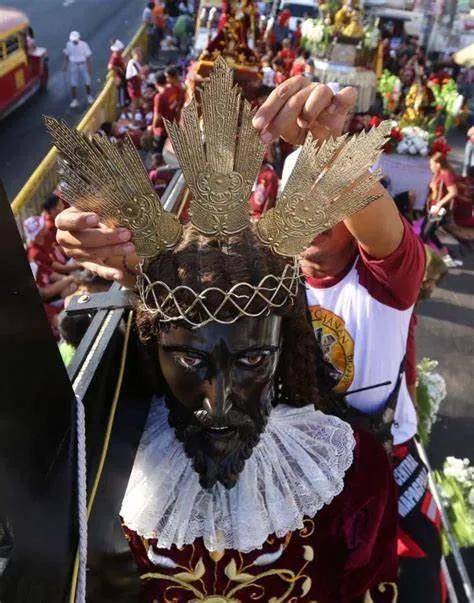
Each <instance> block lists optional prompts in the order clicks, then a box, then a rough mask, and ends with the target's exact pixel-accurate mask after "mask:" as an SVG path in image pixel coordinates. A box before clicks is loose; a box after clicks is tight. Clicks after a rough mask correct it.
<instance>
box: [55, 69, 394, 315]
mask: <svg viewBox="0 0 474 603" xmlns="http://www.w3.org/2000/svg"><path fill="white" fill-rule="evenodd" d="M45 123H46V126H47V128H48V130H49V131H50V133H51V135H52V137H53V141H54V144H55V145H56V147H57V148H58V150H59V152H60V156H61V163H62V171H63V186H62V194H63V196H64V199H65V200H66V201H67V202H68V203H70V204H71V205H74V206H75V207H77V208H79V209H81V210H83V211H92V212H95V213H97V214H98V215H99V216H100V218H101V220H102V221H104V222H106V223H108V224H113V225H121V226H124V227H126V228H128V229H129V230H131V231H132V234H133V242H134V244H135V247H136V251H137V254H138V255H139V256H140V257H141V258H143V259H148V260H152V259H153V258H154V257H156V256H158V255H159V254H160V253H162V252H163V250H165V249H170V248H173V247H174V246H175V245H176V244H177V243H178V242H179V241H180V239H181V236H182V225H181V224H180V222H179V220H178V218H177V217H176V216H175V215H173V214H171V213H167V212H165V211H164V210H163V208H162V206H161V203H160V199H159V197H158V195H157V194H156V192H155V191H154V189H153V186H152V184H151V182H150V180H149V178H148V175H147V172H146V170H145V168H144V166H143V164H142V162H141V159H140V156H139V154H138V152H137V150H136V149H135V148H134V146H133V144H132V142H131V140H130V139H129V138H128V137H126V138H125V140H124V142H123V143H122V145H121V147H120V148H119V146H117V144H116V143H113V142H111V141H109V140H108V139H107V138H105V137H102V136H98V135H95V136H92V137H88V136H86V135H84V134H81V133H79V132H77V131H76V130H73V129H70V128H69V127H68V126H67V124H65V123H64V122H59V121H57V120H55V119H53V118H50V117H46V118H45ZM165 125H166V129H167V132H168V135H169V137H170V139H171V142H172V145H173V148H174V151H175V153H176V156H177V159H178V162H179V164H180V167H181V169H182V171H183V175H184V178H185V180H186V184H187V186H188V188H189V190H190V192H191V195H192V200H191V202H190V208H189V215H190V221H191V223H192V225H193V226H194V227H195V228H196V229H197V230H198V231H199V232H200V233H201V234H203V235H206V236H209V237H216V238H218V239H223V240H225V239H226V237H229V236H231V235H234V234H237V233H239V232H241V231H242V230H244V229H245V228H247V227H248V226H249V223H250V213H249V197H250V194H251V191H252V187H253V185H254V183H255V180H256V178H257V175H258V172H259V170H260V167H261V164H262V160H263V156H264V152H265V146H264V144H263V143H262V142H261V139H260V136H259V134H258V132H257V131H256V130H255V129H254V128H253V126H252V111H251V107H250V104H249V103H248V102H247V101H246V100H245V99H244V98H243V97H242V92H241V90H240V89H239V87H238V86H234V85H233V73H232V70H231V69H230V68H229V67H228V66H227V64H226V62H225V60H224V59H223V58H219V59H217V60H216V62H215V64H214V69H213V71H212V73H211V75H210V77H209V80H208V81H207V82H205V83H204V84H203V89H202V91H201V102H200V104H199V105H198V103H197V101H196V99H195V98H193V99H192V100H191V102H190V103H189V104H188V105H187V106H186V107H185V108H184V109H183V111H182V117H181V123H180V124H178V123H170V122H165ZM390 130H391V122H390V121H385V122H382V123H381V124H380V126H379V127H378V128H373V129H372V130H370V131H369V132H367V133H362V134H360V135H358V136H353V137H349V136H347V135H344V136H340V137H338V138H336V139H329V140H327V141H325V142H323V143H322V144H318V142H317V141H315V140H313V138H312V136H311V134H308V136H307V137H306V141H305V143H304V145H303V147H302V149H301V152H300V154H299V156H298V158H297V161H296V164H295V167H294V169H293V172H292V174H291V175H290V177H289V179H288V182H287V183H286V186H285V187H284V189H283V191H282V193H281V195H280V197H279V199H278V201H277V203H276V206H275V208H273V209H271V210H269V211H268V212H266V213H265V214H264V215H263V216H262V217H261V219H260V220H259V222H258V223H257V234H258V236H259V238H260V240H261V241H262V243H263V244H264V245H267V246H268V247H270V248H271V250H272V251H273V252H274V253H276V254H279V255H282V256H288V257H293V258H296V256H297V255H298V254H299V253H300V252H301V251H303V250H304V249H305V248H306V247H308V246H309V245H310V244H311V241H312V240H313V239H314V237H315V236H317V235H318V234H320V233H321V232H324V231H325V230H328V229H329V228H331V227H332V226H334V225H335V224H337V223H338V222H340V221H341V220H343V219H344V218H346V217H348V216H350V215H352V214H353V213H355V212H357V211H359V210H361V209H362V208H364V207H365V206H367V205H368V204H369V203H371V202H372V201H374V200H375V199H376V198H378V196H379V195H378V194H373V187H374V185H375V183H376V181H377V180H378V178H379V174H378V173H377V172H374V173H370V171H369V168H370V167H371V166H372V165H373V164H374V163H375V161H376V160H377V158H378V156H379V154H380V152H381V149H382V147H383V145H384V143H385V141H386V138H387V136H388V135H389V133H390ZM292 266H293V268H292V270H293V273H292V277H291V279H290V281H289V282H288V279H289V278H290V277H289V273H288V270H285V272H284V274H282V275H278V276H275V275H272V276H273V279H274V280H275V283H274V285H273V288H276V287H279V288H280V289H281V287H282V279H284V281H285V289H288V296H290V297H294V295H295V294H296V291H295V286H294V283H295V282H296V281H297V278H298V272H297V268H296V261H294V262H292ZM244 285H247V286H248V287H250V285H249V284H248V283H245V284H244ZM261 285H262V283H261ZM158 286H159V287H163V286H164V287H165V288H166V284H165V283H161V282H160V283H150V282H149V281H148V282H146V281H145V282H142V283H141V287H140V290H141V292H142V299H143V301H144V302H145V303H146V301H147V300H149V299H150V294H151V293H152V292H153V290H154V288H156V287H158ZM252 287H253V286H252ZM262 287H263V289H265V291H266V292H267V293H266V295H267V297H268V299H269V300H270V299H271V298H272V293H271V291H270V292H269V289H268V282H266V283H265V286H264V285H262ZM263 289H262V288H261V289H259V287H253V293H250V294H249V296H250V297H251V296H252V295H253V294H254V293H255V292H257V294H259V292H261V291H262V290H263ZM175 293H176V292H175V291H168V292H167V299H168V301H169V298H170V296H171V297H172V298H173V296H174V295H175ZM222 293H223V294H224V295H225V296H227V297H226V299H229V294H230V292H222ZM195 295H196V296H197V297H199V298H200V302H199V303H204V305H205V301H203V298H202V294H197V293H196V294H195ZM152 298H153V295H152ZM239 303H240V302H239ZM156 304H158V309H157V306H156ZM178 306H179V304H178ZM244 306H245V304H243V305H242V304H241V303H240V305H239V308H241V313H242V314H245V312H244V311H243V310H242V308H243V307H244ZM270 308H271V303H270V301H269V303H268V309H269V310H270ZM150 311H154V312H157V311H158V313H159V314H160V312H161V310H160V306H159V300H158V299H157V297H156V296H155V297H154V298H153V308H150ZM185 315H186V310H185V309H183V308H181V307H179V311H178V310H176V312H175V313H174V314H172V315H169V313H168V312H164V311H162V312H161V319H162V320H163V321H171V320H180V319H181V320H182V319H183V318H184V316H185ZM210 319H211V320H219V318H218V316H213V317H211V318H210ZM206 322H209V320H207V321H206ZM226 322H230V321H228V320H226ZM200 324H202V323H199V324H194V323H193V326H200Z"/></svg>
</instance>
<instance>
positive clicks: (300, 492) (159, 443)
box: [120, 399, 355, 552]
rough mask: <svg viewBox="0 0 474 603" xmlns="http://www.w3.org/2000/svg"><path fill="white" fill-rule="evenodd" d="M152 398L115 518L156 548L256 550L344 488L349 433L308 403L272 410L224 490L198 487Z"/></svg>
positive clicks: (164, 415)
mask: <svg viewBox="0 0 474 603" xmlns="http://www.w3.org/2000/svg"><path fill="white" fill-rule="evenodd" d="M167 416H168V410H167V408H166V405H165V404H164V402H163V400H161V399H154V400H153V402H152V405H151V408H150V412H149V415H148V419H147V423H146V426H145V430H144V433H143V436H142V439H141V441H140V445H139V448H138V452H137V455H136V458H135V463H134V465H133V469H132V473H131V476H130V480H129V483H128V487H127V491H126V493H125V497H124V499H123V502H122V509H121V513H120V514H121V516H122V518H123V520H124V522H125V525H127V526H128V527H129V528H130V529H132V530H134V531H136V532H137V533H138V534H140V536H142V537H144V538H157V539H158V543H157V547H158V548H164V549H169V548H170V547H171V545H173V544H174V545H176V546H177V547H182V546H183V545H186V544H191V543H193V542H194V541H195V540H196V539H197V538H202V539H203V541H204V545H205V547H206V548H207V549H208V550H209V551H215V550H223V549H234V550H238V551H241V552H249V551H251V550H254V549H257V548H260V547H261V546H262V544H263V543H264V542H265V540H266V539H267V538H268V536H269V535H270V534H273V533H275V534H276V535H277V536H284V535H285V534H286V533H287V532H290V531H294V530H296V529H300V528H302V527H303V518H304V517H311V518H312V517H314V515H316V513H317V512H318V511H319V510H320V509H321V508H322V507H323V505H325V504H329V503H330V502H331V501H332V500H333V498H334V497H335V496H337V494H339V493H340V492H341V490H342V489H343V486H344V474H345V472H346V471H347V469H348V468H349V467H350V466H351V464H352V459H353V448H354V445H355V440H354V435H353V433H352V429H351V427H350V426H349V425H348V424H347V423H345V422H344V421H341V420H340V419H338V418H337V417H333V416H331V415H325V414H323V413H322V412H319V411H316V410H314V407H313V406H312V405H308V406H305V407H303V408H294V407H290V406H286V405H283V404H280V405H278V406H277V407H276V408H274V409H273V410H272V412H271V414H270V417H269V419H268V424H267V427H266V429H265V431H264V432H263V434H262V435H261V437H260V441H259V443H258V444H257V446H256V447H255V449H254V450H253V453H252V456H251V457H250V458H249V459H248V460H247V461H246V463H245V467H244V469H243V471H242V473H241V474H240V476H239V479H238V482H237V484H236V485H235V487H234V488H232V489H231V490H226V489H225V488H224V486H222V485H221V484H220V483H218V484H216V485H215V486H214V487H213V488H212V489H211V490H209V491H208V490H204V489H203V488H202V487H201V486H200V484H199V478H198V475H197V473H196V472H195V471H194V469H193V467H192V463H191V460H190V459H189V458H188V457H187V456H186V454H185V452H184V449H183V445H182V444H181V442H180V441H179V440H178V439H177V438H176V436H175V433H174V430H173V429H172V428H171V427H170V426H169V425H168V421H167Z"/></svg>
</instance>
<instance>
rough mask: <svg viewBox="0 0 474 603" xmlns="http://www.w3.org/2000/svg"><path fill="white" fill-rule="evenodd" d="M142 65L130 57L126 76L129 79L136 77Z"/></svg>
mask: <svg viewBox="0 0 474 603" xmlns="http://www.w3.org/2000/svg"><path fill="white" fill-rule="evenodd" d="M141 68H142V66H141V65H140V63H139V62H138V61H136V60H135V59H130V60H129V61H128V63H127V70H126V72H125V78H126V79H127V80H131V79H132V78H134V77H137V76H138V75H140V70H141Z"/></svg>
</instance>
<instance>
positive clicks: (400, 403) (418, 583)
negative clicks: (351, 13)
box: [253, 76, 449, 603]
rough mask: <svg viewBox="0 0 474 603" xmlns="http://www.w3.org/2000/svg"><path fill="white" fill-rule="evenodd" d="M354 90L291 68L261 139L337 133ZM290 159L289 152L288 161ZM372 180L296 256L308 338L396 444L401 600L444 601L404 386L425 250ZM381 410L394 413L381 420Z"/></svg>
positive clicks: (266, 113) (348, 414)
mask: <svg viewBox="0 0 474 603" xmlns="http://www.w3.org/2000/svg"><path fill="white" fill-rule="evenodd" d="M355 98H356V92H355V90H354V89H352V88H344V89H343V90H341V91H339V92H338V93H337V94H334V92H333V91H332V90H331V89H330V88H329V87H328V86H324V85H321V84H310V83H309V82H308V80H307V79H306V78H304V77H301V76H297V77H294V78H291V79H290V80H288V81H287V82H285V84H284V88H283V89H280V90H275V92H274V93H272V94H271V95H270V97H269V98H268V100H267V101H266V103H264V105H263V106H262V107H261V108H260V109H259V111H257V113H256V114H255V116H254V120H253V124H254V126H255V127H256V128H257V129H258V130H259V131H260V132H261V138H262V141H263V142H265V143H266V144H269V143H270V142H273V141H275V140H277V139H278V138H279V137H281V138H283V139H284V140H286V141H287V142H290V143H292V144H293V145H298V144H301V143H302V141H303V140H304V139H305V137H306V134H307V132H308V131H310V132H311V133H312V134H313V136H314V137H316V138H319V139H320V138H321V137H323V138H327V137H329V136H331V135H332V136H334V135H338V134H341V133H342V131H343V126H344V121H345V118H346V117H347V114H348V112H349V110H350V107H351V106H352V105H353V104H354V102H355ZM291 159H293V161H294V160H295V159H296V158H295V157H293V158H291V157H290V158H289V159H287V162H289V161H290V160H291ZM289 167H290V166H288V168H289ZM286 168H287V166H286V165H285V170H286ZM285 170H284V173H283V180H285ZM288 172H289V170H288ZM287 175H288V174H287ZM376 186H377V195H379V198H378V199H377V200H376V201H374V202H373V203H371V204H370V205H368V206H367V207H366V208H364V209H363V210H361V211H359V212H357V213H355V214H353V215H352V216H351V217H350V218H347V219H345V220H344V221H343V222H341V223H339V224H337V225H336V226H334V227H333V228H331V229H330V230H328V231H326V232H324V233H322V234H321V235H319V236H318V237H316V239H315V240H314V241H313V243H312V245H311V246H310V247H309V248H308V249H306V250H305V252H304V253H303V254H301V260H300V266H301V269H302V272H303V273H304V274H305V276H306V283H307V285H306V291H307V302H308V308H309V311H310V314H311V317H312V322H313V328H314V331H315V336H316V337H317V339H318V341H320V343H321V346H322V348H323V352H324V355H325V357H326V360H327V362H329V364H330V365H331V366H332V367H333V373H332V374H333V379H334V389H333V391H334V392H335V393H337V394H339V395H340V397H341V402H342V401H343V402H342V404H343V407H344V408H345V410H344V411H343V414H344V416H345V418H346V420H349V421H354V422H356V423H357V422H358V421H359V423H358V424H364V420H365V422H366V423H365V424H366V425H367V426H368V427H369V429H371V430H372V431H373V432H374V433H375V434H378V437H379V439H380V440H381V441H385V443H386V445H387V447H388V448H390V447H391V446H393V450H392V455H391V456H392V462H393V469H394V478H395V481H396V483H397V485H398V501H399V504H398V509H399V537H398V542H397V544H398V553H399V560H400V567H401V571H400V577H399V582H398V589H399V598H400V601H403V602H404V603H415V602H416V603H441V602H442V601H444V588H443V584H442V576H441V570H440V563H441V537H440V532H439V511H438V509H437V507H436V505H435V504H434V503H433V499H432V496H431V493H430V491H429V488H428V470H427V468H426V467H425V465H424V464H423V461H422V460H421V458H420V455H419V453H418V450H417V447H416V445H415V441H414V436H415V435H416V430H417V422H416V412H415V409H414V406H413V403H412V401H411V398H410V395H409V392H408V389H407V385H412V382H413V352H414V349H413V329H414V319H413V318H412V316H413V314H412V313H413V307H414V304H415V302H416V300H417V297H418V294H419V290H420V287H421V282H422V279H423V274H424V267H425V254H424V250H423V246H422V243H421V241H420V240H419V238H418V237H416V235H415V234H414V233H413V231H412V229H411V228H410V226H409V224H408V223H407V222H406V221H405V220H403V218H401V216H400V214H399V212H398V210H397V207H396V205H395V203H394V201H393V199H391V197H390V195H389V194H388V193H387V191H386V190H384V189H383V187H382V186H381V185H380V184H377V185H376ZM448 186H449V185H448ZM448 186H447V188H448ZM448 192H449V188H448ZM374 193H375V190H374ZM445 197H446V196H445ZM445 197H444V198H442V201H443V202H444V203H447V202H449V199H448V200H447V199H446V198H445ZM407 362H408V367H407V366H406V363H407ZM407 369H408V373H409V374H408V376H406V375H405V371H406V370H407ZM388 379H389V380H390V385H388V383H387V380H388ZM362 388H365V391H364V392H360V389H362ZM388 409H391V412H390V413H389V414H391V416H392V420H388V421H387V420H386V419H384V418H383V417H386V418H387V417H388V414H387V411H388ZM364 416H365V417H368V419H367V418H366V419H364ZM376 416H379V417H380V419H375V417H376Z"/></svg>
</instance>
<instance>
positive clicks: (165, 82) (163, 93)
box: [152, 67, 185, 153]
mask: <svg viewBox="0 0 474 603" xmlns="http://www.w3.org/2000/svg"><path fill="white" fill-rule="evenodd" d="M156 89H157V94H156V95H155V98H154V101H153V123H152V128H153V137H154V144H155V150H156V152H158V153H161V152H162V151H163V146H164V144H165V141H166V131H165V126H164V122H163V118H165V119H167V120H168V121H177V120H179V117H180V114H181V109H182V108H183V105H184V94H185V93H184V88H183V86H182V85H181V82H180V81H179V76H178V70H177V69H176V68H175V67H169V68H168V69H167V71H166V75H165V74H163V73H159V74H157V76H156Z"/></svg>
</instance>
